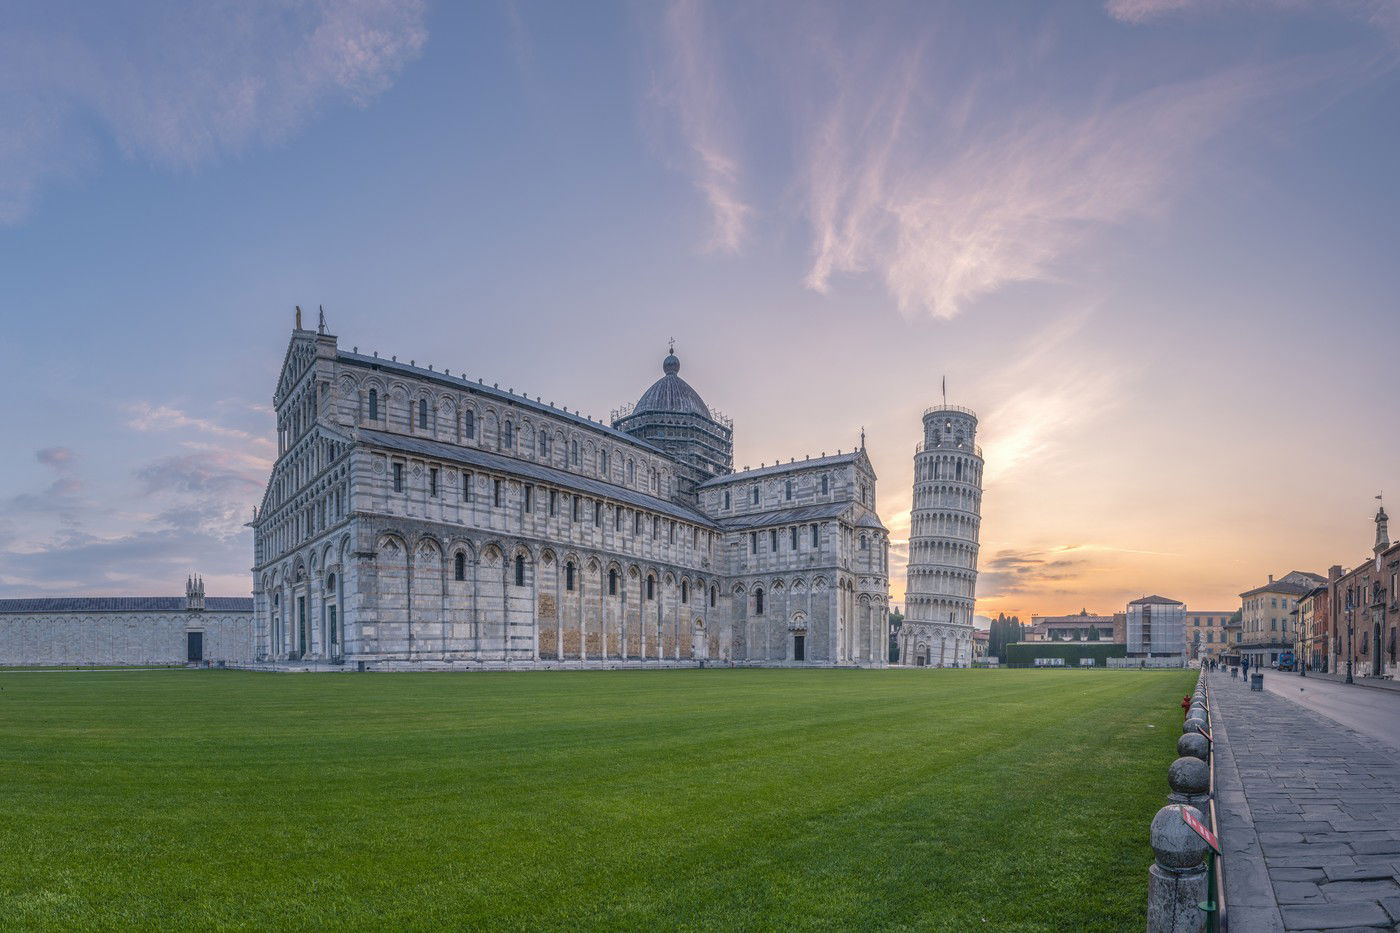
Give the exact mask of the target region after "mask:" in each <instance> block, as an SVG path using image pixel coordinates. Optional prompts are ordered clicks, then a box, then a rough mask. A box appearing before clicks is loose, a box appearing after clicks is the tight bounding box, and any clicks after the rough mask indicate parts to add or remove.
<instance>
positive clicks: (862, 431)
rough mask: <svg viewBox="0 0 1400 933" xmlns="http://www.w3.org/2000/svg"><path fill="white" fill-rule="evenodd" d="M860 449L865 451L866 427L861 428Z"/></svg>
mask: <svg viewBox="0 0 1400 933" xmlns="http://www.w3.org/2000/svg"><path fill="white" fill-rule="evenodd" d="M860 449H861V450H864V449H865V425H861V426H860Z"/></svg>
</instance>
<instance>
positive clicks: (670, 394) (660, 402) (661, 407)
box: [632, 351, 710, 419]
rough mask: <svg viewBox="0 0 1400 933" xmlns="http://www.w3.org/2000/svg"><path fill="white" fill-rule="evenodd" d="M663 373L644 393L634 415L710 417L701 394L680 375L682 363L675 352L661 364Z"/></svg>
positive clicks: (638, 401) (633, 411) (633, 412)
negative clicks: (655, 414) (656, 414)
mask: <svg viewBox="0 0 1400 933" xmlns="http://www.w3.org/2000/svg"><path fill="white" fill-rule="evenodd" d="M661 371H662V372H663V373H665V375H664V376H662V377H661V378H660V379H658V380H656V381H655V382H653V383H652V384H651V388H650V389H647V390H646V391H645V392H643V393H642V397H641V398H640V399H638V400H637V407H636V408H634V409H632V414H634V415H640V414H643V413H648V414H649V413H653V412H655V413H660V414H668V415H669V414H683V415H699V416H700V417H701V418H706V419H708V418H709V417H710V409H709V407H708V406H706V405H705V400H704V399H702V398H701V397H700V393H699V392H696V391H695V390H694V389H692V388H691V387H690V383H688V382H686V381H685V380H684V379H682V378H681V377H680V376H679V375H678V373H680V371H681V361H680V359H679V358H678V357H677V356H676V354H675V352H674V351H672V352H671V353H670V354H668V355H667V357H666V359H664V360H663V361H662V362H661Z"/></svg>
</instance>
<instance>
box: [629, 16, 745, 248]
mask: <svg viewBox="0 0 1400 933" xmlns="http://www.w3.org/2000/svg"><path fill="white" fill-rule="evenodd" d="M660 31H661V38H662V42H661V45H662V47H663V49H664V52H663V54H662V56H661V60H662V65H661V66H660V67H659V68H658V69H657V71H656V75H655V78H654V83H653V86H652V89H651V97H652V99H653V101H654V102H655V103H656V104H658V105H659V106H660V107H662V108H664V109H665V110H666V111H667V112H668V113H670V114H671V115H672V116H673V117H674V119H675V125H676V130H677V132H678V133H679V136H680V140H681V144H682V146H683V147H684V148H685V150H686V160H685V161H686V167H687V170H688V172H689V174H690V175H691V177H692V179H693V180H694V183H695V187H696V188H697V189H698V190H699V191H700V193H701V194H702V195H704V197H705V202H706V204H707V205H708V206H709V209H710V240H709V243H708V246H709V248H710V249H713V250H716V251H718V252H724V253H734V252H737V251H738V250H739V248H740V247H741V246H742V245H743V242H744V238H745V235H746V234H747V232H748V224H749V218H750V215H751V214H752V213H753V208H752V207H751V206H750V205H749V203H748V202H747V201H746V200H745V198H744V196H743V194H742V192H741V185H740V182H741V175H742V173H741V169H740V164H739V157H738V155H737V145H736V143H735V141H734V129H733V120H732V114H731V112H730V109H729V106H728V104H727V102H728V101H730V100H732V97H731V92H730V90H729V88H728V87H727V86H726V84H725V81H724V78H723V70H722V69H721V67H720V64H719V60H718V58H719V54H720V49H719V45H718V42H717V41H716V40H715V38H714V37H713V36H712V35H711V32H710V27H709V24H708V22H707V20H706V15H705V11H704V10H703V9H702V7H701V3H700V0H673V2H672V3H671V4H670V6H669V7H668V8H667V9H666V13H665V16H664V19H663V22H662V25H661V30H660Z"/></svg>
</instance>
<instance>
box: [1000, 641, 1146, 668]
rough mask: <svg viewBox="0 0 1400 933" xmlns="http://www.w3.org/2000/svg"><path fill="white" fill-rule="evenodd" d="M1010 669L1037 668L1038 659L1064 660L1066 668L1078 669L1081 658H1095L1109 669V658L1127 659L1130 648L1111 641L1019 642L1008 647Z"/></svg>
mask: <svg viewBox="0 0 1400 933" xmlns="http://www.w3.org/2000/svg"><path fill="white" fill-rule="evenodd" d="M1006 651H1007V656H1008V661H1007V666H1008V667H1035V659H1036V658H1064V659H1065V667H1078V666H1079V659H1080V658H1093V659H1094V666H1095V667H1107V666H1108V659H1109V658H1126V657H1127V656H1128V646H1127V645H1125V644H1122V643H1119V642H1111V641H1018V642H1016V643H1015V644H1012V645H1007V646H1006Z"/></svg>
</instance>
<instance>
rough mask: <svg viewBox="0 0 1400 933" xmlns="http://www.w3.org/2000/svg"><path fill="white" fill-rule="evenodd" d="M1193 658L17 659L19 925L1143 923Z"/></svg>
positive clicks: (11, 681) (7, 836)
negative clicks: (975, 664) (149, 666)
mask: <svg viewBox="0 0 1400 933" xmlns="http://www.w3.org/2000/svg"><path fill="white" fill-rule="evenodd" d="M1194 677H1195V675H1194V673H1188V672H1184V671H1099V672H1081V671H756V670H705V671H656V672H596V673H521V674H369V675H273V674H253V673H243V672H232V671H185V670H170V671H148V672H131V673H123V672H111V673H105V672H90V673H81V674H65V673H33V674H21V673H0V918H2V919H0V926H3V927H5V928H9V929H13V928H16V927H22V928H32V927H54V926H59V927H70V928H79V927H80V928H83V929H93V928H119V927H142V928H146V929H173V928H177V927H178V928H184V927H203V928H207V927H244V928H267V927H297V928H308V927H334V928H346V927H360V928H370V927H378V928H384V927H398V928H403V927H414V928H430V927H443V926H470V927H485V926H491V927H518V928H526V927H530V928H536V927H554V928H579V927H608V928H631V929H647V928H657V927H682V928H702V927H703V928H716V927H719V928H740V927H743V928H766V929H773V928H779V927H782V928H793V927H798V928H818V927H825V928H845V929H849V928H867V929H868V928H891V927H893V928H901V927H903V928H920V929H938V930H959V931H967V930H1007V929H1015V930H1047V931H1049V930H1053V931H1063V930H1075V931H1079V930H1130V929H1131V930H1138V929H1141V928H1142V925H1143V923H1144V919H1143V917H1144V904H1145V897H1146V894H1145V892H1146V886H1147V867H1148V865H1149V864H1150V862H1151V859H1152V853H1151V850H1150V849H1149V847H1148V845H1147V831H1148V824H1149V822H1150V820H1151V818H1152V815H1153V813H1155V812H1156V810H1157V808H1158V807H1160V806H1161V805H1162V804H1164V803H1165V797H1166V793H1167V786H1166V769H1167V765H1168V764H1170V763H1171V761H1172V760H1173V758H1175V743H1176V738H1177V736H1178V734H1179V724H1180V722H1181V711H1180V709H1179V708H1178V706H1177V703H1178V702H1179V701H1180V699H1181V697H1182V695H1183V694H1185V693H1189V692H1190V689H1191V683H1192V681H1193V679H1194Z"/></svg>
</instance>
